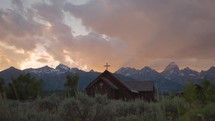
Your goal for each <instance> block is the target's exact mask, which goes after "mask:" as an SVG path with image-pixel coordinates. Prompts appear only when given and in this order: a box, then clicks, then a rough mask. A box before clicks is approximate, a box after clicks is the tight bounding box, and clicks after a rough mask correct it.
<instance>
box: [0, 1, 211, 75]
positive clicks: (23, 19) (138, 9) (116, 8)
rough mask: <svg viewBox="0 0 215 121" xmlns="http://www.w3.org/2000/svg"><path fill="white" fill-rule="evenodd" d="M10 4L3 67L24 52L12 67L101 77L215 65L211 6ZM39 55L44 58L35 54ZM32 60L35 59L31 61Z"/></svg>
mask: <svg viewBox="0 0 215 121" xmlns="http://www.w3.org/2000/svg"><path fill="white" fill-rule="evenodd" d="M11 3H12V5H13V8H9V9H3V8H2V9H0V40H1V43H3V45H5V46H9V47H11V46H12V47H14V49H13V51H11V49H8V48H3V49H1V51H0V52H1V53H0V54H1V59H0V61H1V62H3V63H7V64H6V65H10V64H11V63H9V61H11V60H14V57H12V56H14V55H15V54H16V52H15V51H16V50H18V51H20V50H22V51H23V52H24V53H19V56H20V57H22V56H23V58H19V59H18V60H19V61H18V62H17V63H16V64H15V65H16V66H17V67H20V66H21V67H23V68H24V67H29V66H31V64H36V65H37V66H41V65H44V64H51V65H52V64H54V65H56V64H58V63H64V64H67V65H69V66H72V67H79V68H85V69H86V67H87V68H88V69H91V68H93V69H94V70H100V71H101V70H103V65H104V64H105V63H106V62H109V63H110V64H111V65H112V66H111V67H112V70H116V69H118V68H119V67H121V66H133V67H137V68H142V67H143V66H146V65H149V66H152V67H153V68H156V69H161V67H162V68H163V67H164V66H166V65H167V64H168V63H169V62H170V61H176V62H178V63H179V65H180V66H183V65H187V66H191V67H194V68H195V69H203V68H206V67H209V66H211V65H213V63H215V57H214V52H215V49H214V45H215V36H214V35H215V14H214V11H215V1H211V0H210V1H201V0H189V1H188V0H180V1H178V0H163V1H158V0H150V1H149V0H135V1H131V0H117V1H114V0H108V1H107V0H87V1H83V3H80V4H76V3H75V4H74V3H73V2H70V1H69V0H63V1H59V0H50V1H48V2H47V1H46V2H42V1H39V2H37V1H36V2H32V3H31V5H28V6H26V3H25V1H24V0H12V1H11ZM65 13H66V14H65ZM68 13H69V14H68ZM68 16H73V17H75V18H77V19H80V20H81V22H80V23H81V24H83V26H84V27H83V28H86V30H87V31H88V32H87V33H88V34H85V35H82V34H79V36H74V35H73V31H74V29H76V28H75V27H73V26H70V24H76V23H77V22H74V23H73V22H72V21H71V23H70V22H69V20H68V18H70V17H68ZM65 19H66V22H65ZM81 26H82V25H81ZM38 46H40V47H41V48H38ZM39 50H40V52H44V53H45V54H44V53H42V54H35V53H37V52H38V51H39ZM40 52H39V53H40ZM26 53H27V55H26ZM32 55H34V56H36V57H35V58H37V59H36V60H33V59H32ZM44 55H46V56H48V58H47V57H44ZM15 57H16V56H15ZM25 61H26V63H25ZM0 68H3V67H0Z"/></svg>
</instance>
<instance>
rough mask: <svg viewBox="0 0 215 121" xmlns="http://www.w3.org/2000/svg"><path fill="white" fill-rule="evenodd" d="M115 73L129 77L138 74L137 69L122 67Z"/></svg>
mask: <svg viewBox="0 0 215 121" xmlns="http://www.w3.org/2000/svg"><path fill="white" fill-rule="evenodd" d="M115 73H117V74H121V75H125V76H129V75H132V74H134V73H137V70H136V69H135V68H130V67H122V68H120V69H119V70H117V71H116V72H115Z"/></svg>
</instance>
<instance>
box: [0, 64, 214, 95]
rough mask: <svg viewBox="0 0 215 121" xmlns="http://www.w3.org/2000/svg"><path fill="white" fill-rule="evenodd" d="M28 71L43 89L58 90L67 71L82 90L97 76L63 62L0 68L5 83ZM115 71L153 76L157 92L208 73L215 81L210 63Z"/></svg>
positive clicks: (174, 88)
mask: <svg viewBox="0 0 215 121" xmlns="http://www.w3.org/2000/svg"><path fill="white" fill-rule="evenodd" d="M25 73H30V74H31V75H33V76H35V77H36V78H39V79H42V80H43V81H44V90H45V91H59V90H63V89H64V83H65V80H66V75H74V74H75V73H78V74H79V76H80V79H79V83H78V85H79V88H80V89H81V90H83V89H84V88H85V87H86V86H87V85H88V84H89V83H90V82H91V81H93V80H94V79H95V78H96V77H98V76H99V74H100V73H99V72H95V71H93V70H91V71H89V72H86V71H83V70H80V69H78V68H70V67H68V66H66V65H63V64H59V65H58V66H57V67H56V68H51V67H49V66H44V67H41V68H36V69H33V68H29V69H25V70H19V69H16V68H14V67H10V68H8V69H5V70H3V71H1V72H0V77H2V78H3V79H4V80H5V84H8V83H9V82H10V80H11V78H16V77H18V76H19V75H21V74H25ZM114 75H115V76H116V77H118V78H120V79H121V80H124V81H126V80H139V81H146V80H152V81H154V82H155V85H156V88H158V89H159V91H160V92H176V91H180V90H182V89H183V88H184V87H185V85H186V84H187V83H190V82H192V83H197V84H200V83H201V81H202V80H203V79H204V78H205V77H207V79H208V80H209V81H211V82H212V83H214V84H215V67H213V66H212V67H211V68H209V69H208V70H206V71H201V72H198V71H195V70H192V69H190V68H189V67H186V68H184V69H179V67H178V65H177V64H176V63H175V62H171V63H170V64H169V65H167V66H166V68H165V69H164V70H163V71H162V72H157V71H156V70H154V69H152V68H150V67H148V66H146V67H144V68H142V69H140V70H138V69H135V68H131V67H122V68H120V69H119V70H117V71H116V72H115V73H114Z"/></svg>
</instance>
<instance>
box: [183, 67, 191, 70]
mask: <svg viewBox="0 0 215 121" xmlns="http://www.w3.org/2000/svg"><path fill="white" fill-rule="evenodd" d="M182 70H192V69H190V68H189V67H186V68H184V69H182Z"/></svg>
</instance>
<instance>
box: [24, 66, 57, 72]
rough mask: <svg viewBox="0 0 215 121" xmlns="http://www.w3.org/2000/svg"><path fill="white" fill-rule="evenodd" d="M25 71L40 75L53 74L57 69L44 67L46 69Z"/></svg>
mask: <svg viewBox="0 0 215 121" xmlns="http://www.w3.org/2000/svg"><path fill="white" fill-rule="evenodd" d="M25 71H26V72H30V73H36V74H38V73H51V72H54V71H55V69H53V68H51V67H49V66H44V67H41V68H36V69H33V68H29V69H26V70H25Z"/></svg>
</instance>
